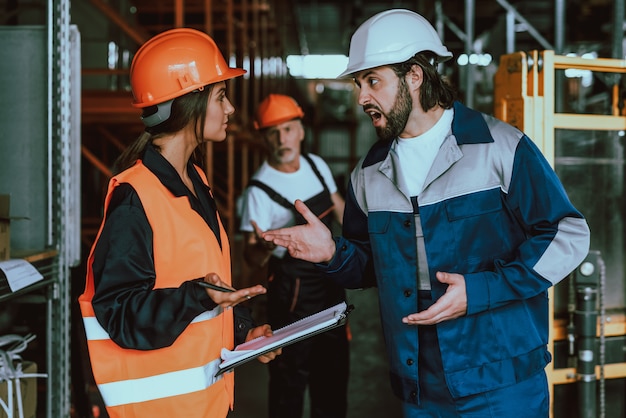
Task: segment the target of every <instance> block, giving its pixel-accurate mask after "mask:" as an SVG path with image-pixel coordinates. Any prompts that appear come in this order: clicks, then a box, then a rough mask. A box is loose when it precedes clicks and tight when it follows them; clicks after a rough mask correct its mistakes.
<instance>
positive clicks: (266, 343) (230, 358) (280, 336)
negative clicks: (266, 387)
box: [217, 302, 354, 376]
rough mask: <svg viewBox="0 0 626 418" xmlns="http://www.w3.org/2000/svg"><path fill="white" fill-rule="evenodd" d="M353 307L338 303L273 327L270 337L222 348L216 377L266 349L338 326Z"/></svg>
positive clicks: (284, 344)
mask: <svg viewBox="0 0 626 418" xmlns="http://www.w3.org/2000/svg"><path fill="white" fill-rule="evenodd" d="M353 308H354V307H353V306H352V305H350V306H347V305H346V302H341V303H339V304H337V305H335V306H332V307H330V308H327V309H324V310H323V311H320V312H318V313H316V314H313V315H311V316H307V317H306V318H302V319H301V320H299V321H296V322H294V323H292V324H289V325H287V326H285V327H282V328H279V329H276V330H274V333H273V334H272V336H271V337H259V338H255V339H254V340H250V341H248V342H245V343H243V344H239V345H238V346H237V347H235V349H234V350H227V349H225V348H224V349H222V353H221V357H222V363H221V364H220V370H219V372H218V373H217V375H218V376H219V375H220V374H222V373H224V372H227V371H229V370H231V369H233V368H235V367H236V366H239V365H240V364H243V363H246V362H248V361H250V360H252V359H255V358H257V357H258V356H260V355H262V354H265V353H267V352H270V351H273V350H276V349H277V348H279V347H284V346H287V345H290V344H293V343H295V342H298V341H300V340H303V339H305V338H310V337H312V336H314V335H316V334H319V333H321V332H324V331H328V330H330V329H332V328H335V327H338V326H341V325H343V324H344V323H345V322H346V318H347V315H348V313H350V311H351V310H352V309H353Z"/></svg>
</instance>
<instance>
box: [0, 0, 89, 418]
mask: <svg viewBox="0 0 626 418" xmlns="http://www.w3.org/2000/svg"><path fill="white" fill-rule="evenodd" d="M42 20H43V19H42ZM2 30H3V33H4V36H6V37H7V39H10V40H11V42H10V45H5V47H7V48H14V49H15V48H17V49H21V50H20V51H19V54H15V56H17V57H18V58H19V59H20V60H22V61H26V62H27V63H28V64H27V65H36V66H38V68H37V71H36V76H33V77H34V80H35V81H36V85H26V86H24V87H25V88H24V89H23V91H21V90H18V88H14V87H13V86H7V87H10V88H9V89H8V90H9V93H7V94H10V95H13V96H14V95H16V94H17V95H19V94H21V93H24V96H23V97H21V98H16V99H17V100H31V99H32V100H34V101H36V103H37V105H34V106H33V107H32V109H35V110H34V111H32V110H29V111H24V110H23V108H21V107H20V108H19V109H15V110H14V109H12V108H11V106H7V109H8V110H7V109H4V110H7V114H6V115H5V117H6V118H7V119H5V125H4V126H5V128H7V131H8V132H9V134H7V135H5V136H4V137H3V139H2V141H3V142H2V146H3V150H4V151H5V152H6V154H5V156H4V157H5V158H4V159H3V160H2V161H3V163H2V167H0V169H2V170H1V171H0V174H1V175H2V176H3V181H2V184H1V187H0V189H1V190H0V191H2V192H3V193H7V192H8V193H10V194H13V197H15V198H16V199H15V205H16V206H19V207H21V208H25V207H28V208H36V209H32V211H33V213H35V214H36V215H35V218H36V219H30V221H29V222H30V225H32V227H30V228H32V229H28V233H24V234H21V232H22V230H18V229H19V226H20V225H16V227H17V228H16V231H15V232H16V236H18V238H19V240H20V241H23V242H25V243H28V244H27V249H22V247H21V246H20V245H18V246H19V248H18V249H15V248H13V249H12V251H11V256H12V258H22V259H24V260H26V261H28V262H30V263H31V264H32V265H33V266H34V267H36V268H37V269H38V270H39V271H40V272H41V273H42V275H43V279H42V280H41V281H38V282H36V283H34V284H32V285H30V286H28V287H26V288H24V289H21V290H19V291H17V292H14V293H9V294H1V295H0V309H2V307H3V306H4V307H6V306H7V302H8V301H11V302H12V303H13V302H15V303H16V304H20V305H21V304H24V303H31V302H34V303H36V304H37V305H38V306H39V307H41V311H42V314H45V318H44V319H45V321H46V323H45V328H44V327H42V329H41V331H40V332H44V329H45V353H41V355H42V358H45V365H44V369H43V370H42V369H40V371H41V372H45V373H46V374H47V378H45V379H43V380H44V381H42V382H41V383H44V384H45V388H46V393H45V399H42V397H39V396H38V399H39V401H38V404H39V407H38V408H37V410H38V411H39V413H38V416H40V415H42V414H43V411H44V408H43V406H44V405H42V403H45V416H46V417H47V418H59V417H69V416H70V415H71V395H70V393H71V391H70V387H71V385H70V335H71V334H70V323H71V320H70V311H71V304H72V303H73V301H72V300H71V297H70V283H71V280H70V277H71V275H70V268H71V267H74V266H77V265H78V264H79V263H80V218H81V214H80V65H81V63H80V38H79V34H78V31H77V29H76V27H75V26H73V25H70V0H49V1H48V2H47V9H46V12H45V22H44V21H42V22H38V24H36V25H34V24H31V25H22V26H20V25H16V26H5V27H2ZM20 36H26V37H27V38H28V39H29V41H28V42H25V43H24V44H21V43H19V41H16V39H19V38H20ZM31 39H34V40H35V41H34V42H30V40H31ZM9 55H10V54H9ZM35 58H36V59H35ZM34 63H36V64H34ZM46 64H47V65H46ZM12 65H14V64H8V67H7V68H8V71H9V73H8V74H4V76H5V78H4V79H3V82H5V83H13V84H15V83H16V82H17V79H18V78H19V77H15V74H14V76H12V75H11V74H12V73H11V71H21V70H20V68H23V66H24V62H20V63H19V65H15V66H14V67H12ZM43 66H45V67H46V68H45V70H44V69H43V68H41V67H43ZM11 80H13V81H11ZM32 91H34V92H35V93H36V95H31V92H32ZM11 92H12V93H11ZM42 95H43V97H42ZM5 99H7V100H9V98H8V97H5ZM4 103H5V106H6V103H7V101H6V100H5V102H4ZM8 103H10V102H8ZM39 103H43V104H41V105H40V104H39ZM29 109H31V108H29ZM11 111H14V113H11V114H9V113H8V112H11ZM25 113H28V114H25ZM33 113H35V114H33ZM40 113H41V114H40ZM24 121H26V123H30V124H31V125H32V126H33V127H34V126H35V125H36V127H37V128H36V129H31V130H29V129H26V130H24V131H19V132H23V135H22V136H23V137H22V138H20V137H19V135H20V134H18V135H15V133H12V132H13V131H11V129H10V128H11V126H24V125H25V122H24ZM9 125H11V126H9ZM27 139H33V142H32V144H33V145H34V146H33V147H32V148H29V154H31V155H36V158H34V157H33V158H29V157H28V156H27V155H22V154H21V151H20V150H21V149H22V148H20V147H19V146H16V145H15V144H19V142H17V141H20V140H21V141H24V142H26V140H27ZM28 144H31V143H30V142H28ZM35 148H36V149H35ZM9 154H10V155H9ZM22 160H23V161H22ZM34 166H36V167H34ZM44 167H45V168H44ZM40 170H45V172H41V171H40ZM33 172H36V173H37V174H36V175H32V176H24V174H26V173H28V174H30V173H33ZM23 177H28V178H29V179H31V177H32V183H26V182H20V181H19V180H20V179H22V178H23ZM42 179H43V180H42ZM29 181H30V180H29ZM31 184H32V185H35V186H36V187H29V186H30V185H31ZM12 200H13V199H12ZM12 204H13V203H12ZM29 210H30V209H29ZM40 218H45V219H40ZM40 225H41V226H40ZM12 228H13V227H12ZM44 230H45V231H44ZM31 232H32V234H31ZM31 235H32V237H31ZM26 236H27V239H24V240H21V238H22V237H26ZM19 244H22V242H20V243H19ZM31 246H32V247H34V248H32V249H30V248H31ZM38 309H39V308H38ZM38 312H39V311H38ZM37 318H39V317H37ZM26 319H27V322H28V325H29V326H31V325H32V327H33V328H37V327H38V326H39V325H40V324H39V323H32V322H33V320H32V319H33V318H26ZM31 323H32V324H31ZM35 350H36V352H33V353H32V354H35V355H39V353H40V349H39V348H36V349H35ZM38 386H39V385H38Z"/></svg>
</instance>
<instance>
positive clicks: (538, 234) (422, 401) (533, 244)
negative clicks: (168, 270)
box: [264, 10, 589, 418]
mask: <svg viewBox="0 0 626 418" xmlns="http://www.w3.org/2000/svg"><path fill="white" fill-rule="evenodd" d="M451 55H452V54H451V53H450V52H449V51H448V50H447V48H446V47H445V46H444V45H442V43H441V41H440V39H439V37H438V36H437V33H436V32H435V30H434V29H433V27H432V26H431V25H430V24H429V23H428V21H426V20H425V19H424V18H423V17H422V16H420V15H418V14H416V13H414V12H412V11H409V10H388V11H385V12H382V13H379V14H377V15H375V16H373V17H372V18H370V19H369V20H367V21H366V22H365V23H363V24H362V25H361V26H360V27H359V28H358V30H357V31H356V32H355V34H354V35H353V37H352V41H351V44H350V57H349V63H348V68H347V70H346V71H345V72H344V73H343V74H342V76H350V77H353V78H354V80H355V82H356V84H357V86H358V87H359V88H360V92H359V96H358V100H359V104H360V105H361V106H362V107H363V110H364V111H365V112H366V113H367V114H368V115H369V116H370V117H371V119H372V124H373V125H374V128H375V129H376V132H377V133H378V136H379V138H380V140H379V141H378V142H377V143H375V144H374V145H373V146H372V148H371V149H370V150H369V152H368V153H367V155H366V156H365V157H363V158H362V159H361V160H360V162H359V163H358V164H357V166H356V168H355V169H354V171H353V172H352V174H351V177H350V185H349V188H348V194H347V196H346V208H345V216H344V223H343V234H342V236H340V237H335V238H334V239H333V237H331V235H330V234H329V232H328V230H327V229H326V228H322V225H320V223H319V222H318V221H317V220H316V219H315V217H314V216H311V214H310V212H309V211H308V209H307V208H306V205H304V204H303V203H302V202H296V207H297V208H298V210H299V211H300V213H302V214H303V216H304V217H305V219H307V221H308V224H307V225H303V226H297V227H292V228H285V229H281V230H275V231H268V232H266V233H265V234H264V238H265V239H266V240H268V241H272V242H273V243H275V244H278V245H283V246H285V247H287V248H288V250H289V252H290V254H291V255H292V256H294V257H299V258H302V259H306V260H309V261H312V262H315V263H318V264H317V266H318V268H319V269H320V270H322V271H324V272H325V273H326V276H327V277H328V278H331V279H333V280H335V281H336V282H337V283H339V284H341V285H343V286H344V287H347V288H360V287H366V286H368V285H376V286H377V287H378V292H379V301H380V310H381V318H382V322H383V331H384V334H385V341H386V344H387V354H388V357H389V364H390V375H391V386H392V389H393V391H394V393H395V394H396V395H397V396H398V397H399V398H400V399H401V400H402V402H403V410H404V416H405V417H433V416H436V417H470V416H471V417H482V418H484V417H494V418H503V417H533V418H535V417H548V415H549V404H550V402H549V391H548V385H547V381H546V374H545V371H544V368H545V366H546V365H547V364H548V363H549V362H550V360H551V355H550V353H549V352H548V350H547V342H548V328H549V324H548V297H547V291H548V288H549V287H551V286H553V285H554V284H556V283H558V282H559V281H561V280H562V279H563V278H564V277H566V276H567V275H568V274H569V273H570V272H572V271H573V270H574V269H575V268H576V267H577V266H578V264H579V263H580V262H581V261H582V260H583V259H584V258H585V256H586V255H587V252H588V249H589V228H588V226H587V222H586V221H585V219H584V217H583V215H582V214H581V213H580V212H579V211H578V210H577V209H576V208H575V207H574V206H573V205H572V204H571V202H570V201H569V199H568V197H567V194H566V193H565V190H564V189H563V186H562V185H561V183H560V181H559V179H558V178H557V176H556V174H555V173H554V171H553V170H552V168H551V167H550V165H549V164H548V162H547V161H546V159H545V158H544V157H543V156H542V154H541V152H540V151H539V149H538V148H537V147H536V146H535V144H533V142H532V140H531V139H530V138H528V137H527V136H526V135H524V133H523V132H520V131H519V130H517V129H516V128H514V127H512V126H510V125H508V124H506V123H504V122H502V121H499V120H496V119H494V118H493V117H490V116H488V115H485V114H482V113H479V112H477V111H475V110H472V109H469V108H467V107H465V106H464V105H463V104H461V103H459V102H458V101H455V99H454V98H455V93H454V90H453V89H452V88H451V87H450V86H449V85H448V84H447V83H446V82H445V81H444V80H443V78H442V77H441V75H440V74H439V73H438V72H437V64H438V63H439V62H443V61H446V60H447V59H449V58H450V57H451Z"/></svg>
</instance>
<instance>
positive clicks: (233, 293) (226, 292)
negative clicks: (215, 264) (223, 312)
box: [199, 273, 267, 308]
mask: <svg viewBox="0 0 626 418" xmlns="http://www.w3.org/2000/svg"><path fill="white" fill-rule="evenodd" d="M199 284H201V285H202V284H207V285H208V286H211V287H208V286H205V287H206V289H205V290H206V292H207V294H208V295H209V297H210V298H211V299H212V300H213V301H214V302H215V303H217V304H218V305H219V306H221V307H222V308H232V307H233V306H236V305H238V304H240V303H241V302H245V301H247V300H250V299H251V298H253V297H255V296H258V295H262V294H264V293H265V292H267V289H265V287H263V286H261V285H260V284H258V285H256V286H252V287H246V288H244V289H239V290H235V289H234V288H233V287H232V286H230V285H228V284H226V283H224V282H223V281H222V279H220V277H219V276H218V275H217V274H216V273H209V274H207V275H206V276H204V282H199Z"/></svg>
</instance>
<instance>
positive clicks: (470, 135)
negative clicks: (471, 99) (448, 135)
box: [452, 102, 493, 145]
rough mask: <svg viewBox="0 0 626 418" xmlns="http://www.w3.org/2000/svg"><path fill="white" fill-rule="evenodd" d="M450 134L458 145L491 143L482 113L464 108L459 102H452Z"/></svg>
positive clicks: (491, 138) (491, 139)
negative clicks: (452, 113) (452, 111)
mask: <svg viewBox="0 0 626 418" xmlns="http://www.w3.org/2000/svg"><path fill="white" fill-rule="evenodd" d="M452 134H453V135H454V136H455V137H456V143H457V144H458V145H463V144H484V143H488V142H493V137H492V136H491V132H490V131H489V127H488V126H487V123H486V122H485V119H484V118H483V115H482V113H480V112H478V111H477V110H474V109H470V108H469V107H466V106H465V105H463V104H462V103H461V102H454V119H453V120H452Z"/></svg>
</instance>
